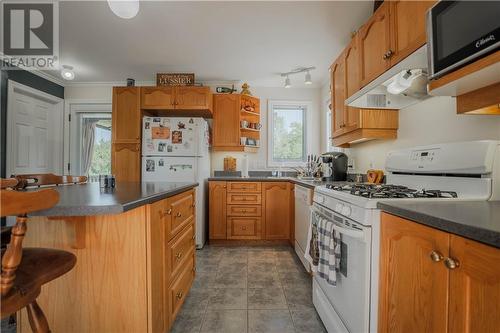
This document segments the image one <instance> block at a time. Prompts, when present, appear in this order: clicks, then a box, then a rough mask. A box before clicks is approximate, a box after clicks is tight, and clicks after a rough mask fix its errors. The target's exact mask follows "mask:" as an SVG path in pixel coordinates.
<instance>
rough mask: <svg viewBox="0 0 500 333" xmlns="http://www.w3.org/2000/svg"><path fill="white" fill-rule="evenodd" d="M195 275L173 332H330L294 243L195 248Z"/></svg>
mask: <svg viewBox="0 0 500 333" xmlns="http://www.w3.org/2000/svg"><path fill="white" fill-rule="evenodd" d="M196 256H197V258H196V279H195V281H194V283H193V287H192V289H191V291H190V293H189V295H188V297H187V299H186V302H185V303H184V305H183V308H182V310H181V312H180V313H179V315H178V316H177V318H176V321H175V323H174V325H173V326H172V332H182V333H190V332H204V333H205V332H221V333H222V332H230V333H233V332H235V333H244V332H252V333H253V332H263V333H264V332H265V333H272V332H279V333H288V332H297V333H305V332H311V333H320V332H326V330H325V328H324V326H323V324H322V323H321V319H320V318H319V317H318V314H317V313H316V310H315V309H314V306H313V304H312V293H311V292H312V287H311V278H310V277H309V275H308V274H307V273H306V271H305V270H304V267H303V266H302V264H301V263H300V261H299V259H298V257H297V256H296V254H295V252H294V251H293V249H292V248H291V247H285V246H278V247H276V246H273V247H218V246H217V247H216V246H205V247H204V248H203V249H202V250H198V251H196Z"/></svg>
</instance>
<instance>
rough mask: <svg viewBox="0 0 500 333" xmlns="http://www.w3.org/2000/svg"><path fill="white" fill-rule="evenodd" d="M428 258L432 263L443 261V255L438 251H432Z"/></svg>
mask: <svg viewBox="0 0 500 333" xmlns="http://www.w3.org/2000/svg"><path fill="white" fill-rule="evenodd" d="M429 256H430V257H431V260H432V261H434V262H440V261H441V260H443V259H444V257H443V255H442V254H441V253H439V252H438V251H432V252H431V254H430V255H429Z"/></svg>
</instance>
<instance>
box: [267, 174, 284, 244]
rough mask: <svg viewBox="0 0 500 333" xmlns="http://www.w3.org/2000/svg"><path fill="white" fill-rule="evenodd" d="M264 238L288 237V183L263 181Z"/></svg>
mask: <svg viewBox="0 0 500 333" xmlns="http://www.w3.org/2000/svg"><path fill="white" fill-rule="evenodd" d="M262 202H263V212H264V226H265V227H264V228H265V239H289V238H290V184H289V183H288V182H263V183H262Z"/></svg>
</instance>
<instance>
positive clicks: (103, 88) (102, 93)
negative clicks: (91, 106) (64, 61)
mask: <svg viewBox="0 0 500 333" xmlns="http://www.w3.org/2000/svg"><path fill="white" fill-rule="evenodd" d="M64 99H66V100H68V99H81V100H103V101H109V102H111V101H112V99H113V87H112V86H111V85H98V84H89V85H83V84H82V85H75V86H67V87H65V88H64Z"/></svg>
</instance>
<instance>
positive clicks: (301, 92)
mask: <svg viewBox="0 0 500 333" xmlns="http://www.w3.org/2000/svg"><path fill="white" fill-rule="evenodd" d="M213 88H214V87H213ZM250 91H251V92H252V94H253V95H254V96H256V97H259V98H260V105H261V122H262V129H261V138H260V140H261V148H260V149H259V152H258V153H247V154H246V155H247V158H248V161H249V169H250V170H265V169H267V149H268V147H267V130H268V128H267V102H268V100H290V101H310V102H311V103H312V110H308V112H310V117H309V120H310V124H309V128H310V131H309V132H310V133H311V135H310V138H309V139H310V145H309V146H310V147H311V151H310V152H308V153H310V154H319V153H320V152H322V151H324V146H325V142H324V141H325V140H323V137H324V136H325V132H324V128H323V125H324V121H322V120H323V119H322V117H324V115H323V113H324V112H323V110H322V109H321V107H322V103H323V102H322V100H321V91H322V89H320V88H289V89H285V88H271V87H250ZM64 95H65V96H64V97H65V99H77V100H85V99H87V100H109V101H111V100H112V86H111V85H75V86H68V87H66V88H65V93H64ZM320 136H321V137H320ZM244 155H245V154H244V153H238V152H213V153H212V170H223V166H224V157H226V156H233V157H235V158H236V159H237V169H238V170H241V162H242V159H243V156H244Z"/></svg>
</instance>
